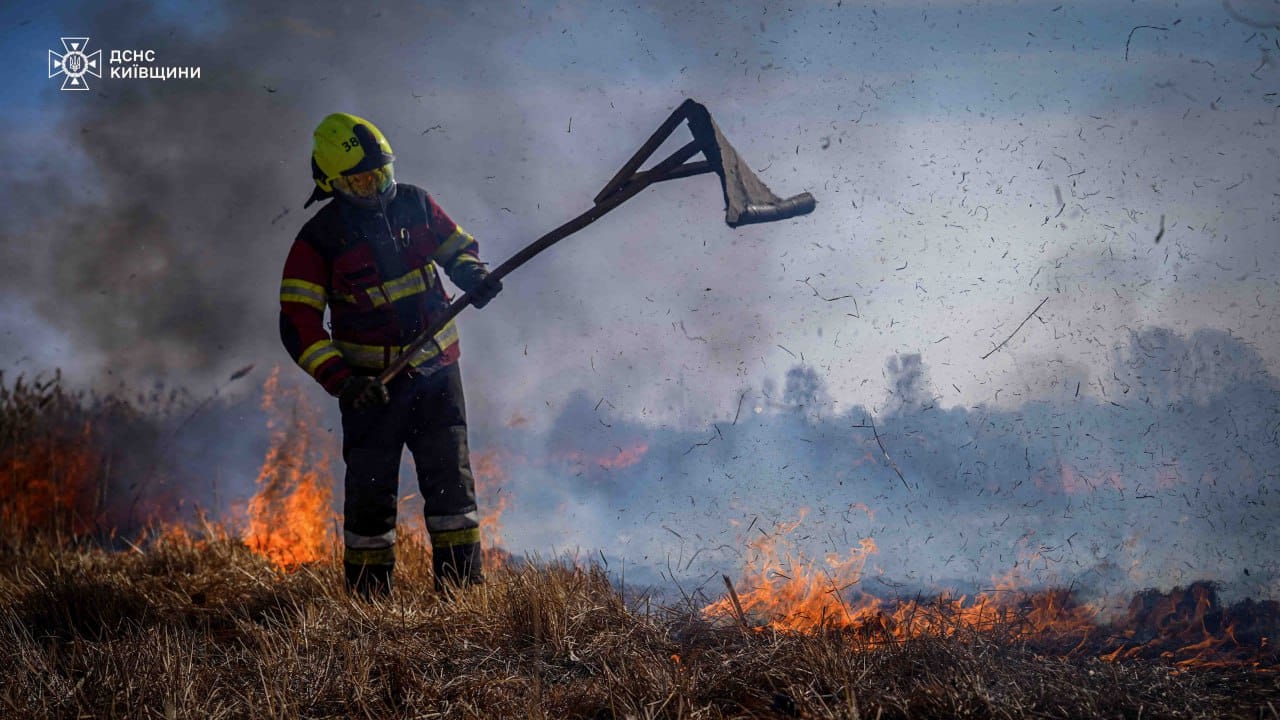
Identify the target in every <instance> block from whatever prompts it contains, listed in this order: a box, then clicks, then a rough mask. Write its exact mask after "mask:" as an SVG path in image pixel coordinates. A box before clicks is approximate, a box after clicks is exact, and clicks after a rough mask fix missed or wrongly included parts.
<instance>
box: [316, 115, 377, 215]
mask: <svg viewBox="0 0 1280 720" xmlns="http://www.w3.org/2000/svg"><path fill="white" fill-rule="evenodd" d="M312 137H313V140H314V142H313V144H312V149H311V174H312V176H313V177H314V179H315V182H316V187H315V190H313V191H312V193H311V197H310V199H308V200H307V204H306V205H304V206H303V207H306V206H308V205H310V204H311V203H313V202H316V201H317V200H323V199H325V198H330V197H333V196H334V195H335V194H336V195H338V196H340V197H342V199H344V200H347V201H349V202H352V203H354V204H355V205H358V206H361V207H377V206H378V205H379V204H383V203H386V202H387V201H389V200H390V199H391V198H392V197H393V196H394V195H395V188H396V183H395V174H394V171H393V167H392V162H393V161H394V160H395V155H392V154H391V143H389V142H387V138H386V137H385V136H383V134H382V132H381V131H380V130H378V128H377V126H375V125H374V124H373V123H371V122H369V121H368V120H365V119H364V118H362V117H358V116H356V115H351V114H349V113H334V114H332V115H330V116H328V117H326V118H325V119H324V120H321V121H320V124H319V125H318V126H316V130H315V132H314V133H313V134H312Z"/></svg>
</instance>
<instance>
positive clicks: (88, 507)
mask: <svg viewBox="0 0 1280 720" xmlns="http://www.w3.org/2000/svg"><path fill="white" fill-rule="evenodd" d="M98 463H99V459H98V456H97V452H96V451H95V447H94V442H93V433H92V429H91V427H90V424H89V423H88V422H84V423H83V424H82V425H81V426H80V427H79V428H76V429H72V428H55V429H51V431H49V432H47V433H45V434H42V435H41V436H39V437H37V438H36V439H34V440H33V441H31V442H29V443H28V444H27V445H26V446H25V447H22V448H20V449H17V450H16V451H15V452H12V453H5V456H4V457H3V458H0V493H3V496H4V498H5V502H4V506H3V511H2V514H0V519H3V521H4V523H5V525H6V526H7V527H8V528H9V529H11V530H14V531H16V532H17V534H19V535H24V534H26V533H27V532H30V531H32V530H37V529H54V528H56V529H58V530H61V531H67V532H70V533H71V534H80V533H83V532H85V531H87V530H88V529H89V528H90V527H91V525H92V523H93V521H94V519H95V517H94V516H95V515H96V509H97V507H98V506H100V504H101V503H100V501H99V499H98V498H96V497H95V495H96V494H97V493H96V492H95V490H94V482H93V477H94V470H95V468H96V467H97V465H98Z"/></svg>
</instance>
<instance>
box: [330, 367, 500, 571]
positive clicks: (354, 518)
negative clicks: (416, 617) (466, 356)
mask: <svg viewBox="0 0 1280 720" xmlns="http://www.w3.org/2000/svg"><path fill="white" fill-rule="evenodd" d="M387 390H388V391H389V392H390V395H391V402H390V403H388V404H387V405H385V406H383V407H378V408H371V409H366V410H352V411H348V412H343V414H342V457H343V460H345V461H346V464H347V474H346V480H345V485H346V488H345V490H346V495H345V500H344V502H343V524H342V529H343V540H344V544H345V553H344V556H343V560H344V566H345V569H346V576H347V585H348V587H349V588H350V589H352V590H354V591H356V592H358V593H360V594H362V595H371V594H385V593H386V592H388V591H389V590H390V589H391V576H392V571H393V569H394V567H395V541H396V537H395V528H396V498H397V496H398V494H399V474H400V458H401V456H402V455H403V452H404V448H405V447H408V448H409V452H410V453H412V454H413V464H414V468H415V469H416V470H417V475H418V489H419V491H420V492H421V494H422V499H423V502H424V503H425V505H426V516H427V518H426V519H427V531H428V533H429V534H430V536H431V547H432V566H433V569H434V571H435V581H436V587H437V588H438V589H439V588H441V587H442V586H443V583H451V584H454V585H461V584H467V583H474V582H480V581H481V580H482V579H483V575H482V567H481V557H480V523H479V518H478V517H477V512H476V490H475V478H474V476H473V475H472V474H471V457H470V452H469V451H468V448H467V410H466V403H465V401H464V399H463V395H462V374H461V372H460V371H459V369H458V365H457V363H453V364H451V365H448V366H446V367H444V368H441V369H439V370H436V371H435V372H432V373H431V374H429V375H423V374H420V373H418V372H416V371H413V372H409V373H405V374H402V375H400V376H399V377H397V378H396V379H395V380H393V381H391V383H390V384H389V385H388V387H387Z"/></svg>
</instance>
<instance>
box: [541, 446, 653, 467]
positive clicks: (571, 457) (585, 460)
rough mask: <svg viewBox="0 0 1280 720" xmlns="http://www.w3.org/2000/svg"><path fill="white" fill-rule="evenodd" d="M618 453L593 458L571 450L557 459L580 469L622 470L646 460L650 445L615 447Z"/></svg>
mask: <svg viewBox="0 0 1280 720" xmlns="http://www.w3.org/2000/svg"><path fill="white" fill-rule="evenodd" d="M614 450H616V452H612V451H611V452H606V453H601V454H599V455H595V456H591V455H588V454H587V453H585V452H583V451H581V450H570V451H567V452H560V453H556V455H555V457H556V459H559V460H562V461H564V462H568V463H569V464H571V465H576V466H578V467H579V468H585V469H590V468H596V467H599V468H603V469H605V470H621V469H623V468H627V467H631V466H632V465H635V464H636V463H638V462H640V461H641V460H643V459H644V456H645V454H646V453H648V452H649V443H646V442H643V441H638V442H636V443H635V444H634V445H631V446H630V447H625V448H624V447H622V446H616V445H615V446H614Z"/></svg>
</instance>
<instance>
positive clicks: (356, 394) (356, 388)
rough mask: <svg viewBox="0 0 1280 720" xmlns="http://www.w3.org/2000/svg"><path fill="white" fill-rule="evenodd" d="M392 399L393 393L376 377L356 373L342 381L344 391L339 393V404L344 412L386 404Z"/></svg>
mask: <svg viewBox="0 0 1280 720" xmlns="http://www.w3.org/2000/svg"><path fill="white" fill-rule="evenodd" d="M390 401H391V394H390V393H388V392H387V388H386V386H385V385H383V384H382V383H381V382H379V381H378V378H376V377H367V376H364V375H356V376H354V377H349V378H347V381H346V382H344V383H342V392H340V393H339V394H338V406H339V407H341V408H342V411H343V412H350V411H351V410H364V409H365V408H370V407H377V406H379V405H386V404H387V403H388V402H390Z"/></svg>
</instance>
